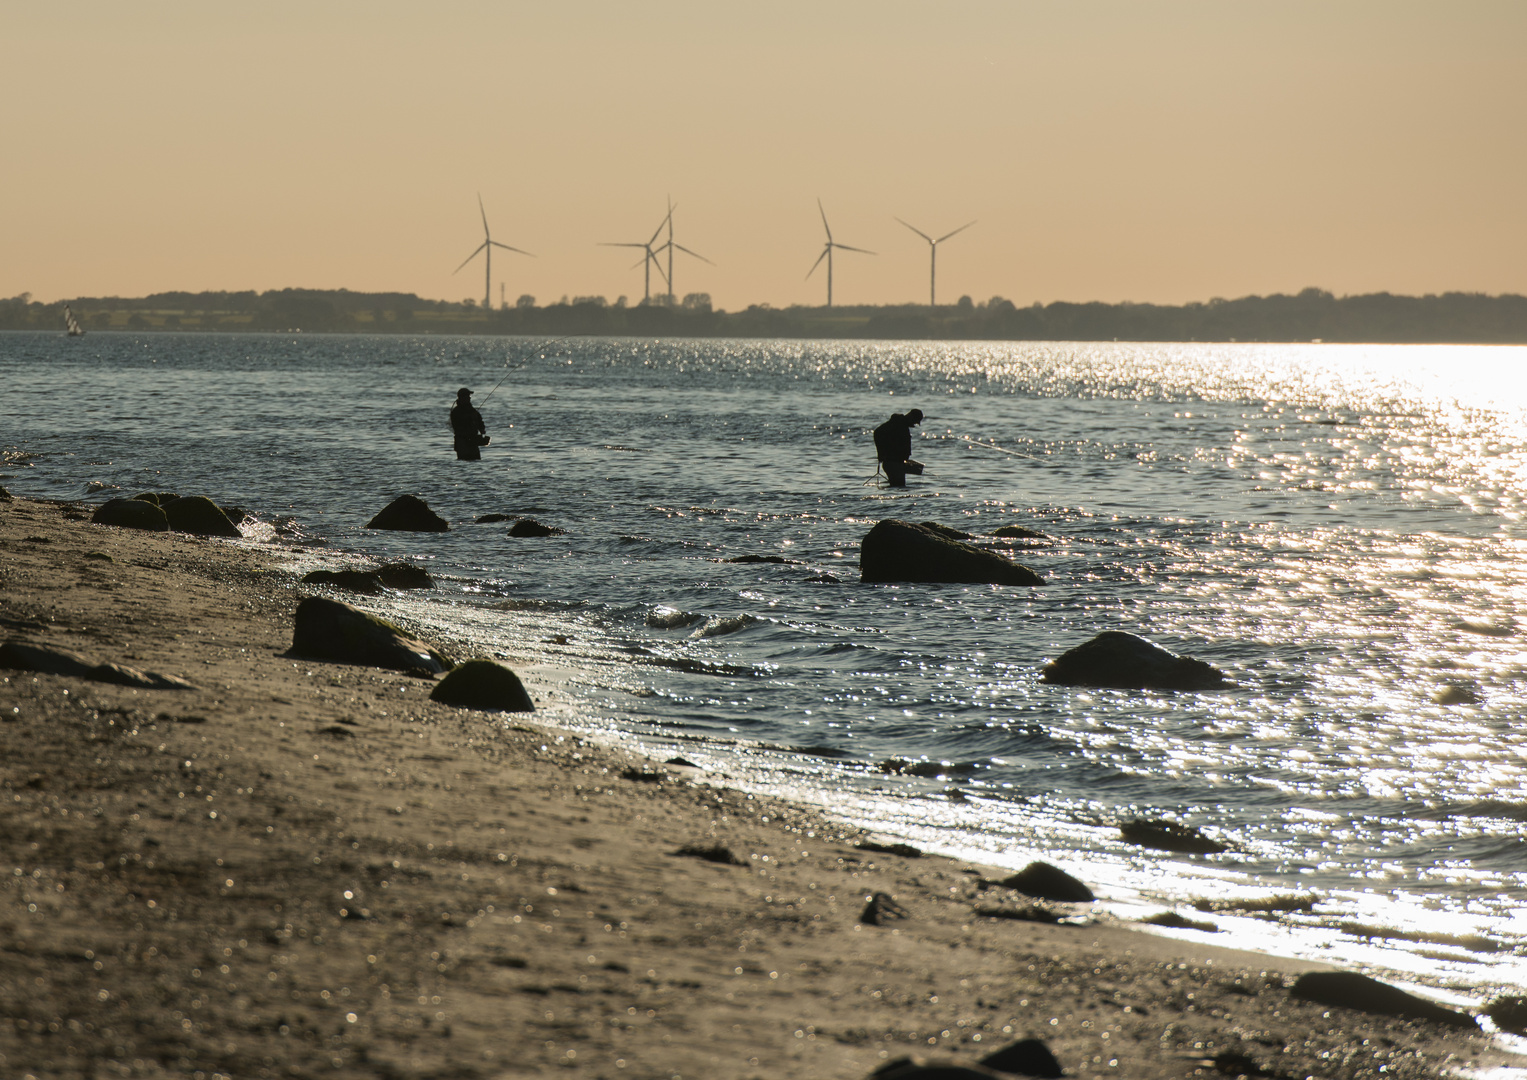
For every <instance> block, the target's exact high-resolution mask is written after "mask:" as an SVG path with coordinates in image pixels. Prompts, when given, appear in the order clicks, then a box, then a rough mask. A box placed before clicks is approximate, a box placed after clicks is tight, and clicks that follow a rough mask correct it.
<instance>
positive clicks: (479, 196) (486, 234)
mask: <svg viewBox="0 0 1527 1080" xmlns="http://www.w3.org/2000/svg"><path fill="white" fill-rule="evenodd" d="M477 209H478V212H479V213H481V214H482V234H483V236H484V238H487V239H491V234H490V233H489V232H488V211H486V210H484V209H483V205H482V192H480V191H479V192H478V193H477Z"/></svg>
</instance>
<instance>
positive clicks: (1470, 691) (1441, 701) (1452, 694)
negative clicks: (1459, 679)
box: [1432, 683, 1481, 705]
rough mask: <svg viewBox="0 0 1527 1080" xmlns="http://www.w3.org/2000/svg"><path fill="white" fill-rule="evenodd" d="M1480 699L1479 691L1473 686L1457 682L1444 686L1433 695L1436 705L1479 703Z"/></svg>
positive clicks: (1433, 701)
mask: <svg viewBox="0 0 1527 1080" xmlns="http://www.w3.org/2000/svg"><path fill="white" fill-rule="evenodd" d="M1480 700H1481V699H1480V696H1479V692H1478V691H1477V690H1475V689H1474V688H1473V687H1472V686H1459V685H1458V684H1456V683H1454V684H1453V685H1451V686H1444V687H1443V688H1442V689H1441V690H1438V691H1437V693H1436V694H1434V695H1433V696H1432V703H1433V704H1435V705H1478V704H1479V703H1480Z"/></svg>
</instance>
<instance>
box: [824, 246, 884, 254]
mask: <svg viewBox="0 0 1527 1080" xmlns="http://www.w3.org/2000/svg"><path fill="white" fill-rule="evenodd" d="M833 247H835V248H841V249H842V250H844V251H857V252H859V254H861V255H873V254H875V253H874V252H873V251H871V250H869V248H856V247H849V246H848V245H847V244H834V245H833Z"/></svg>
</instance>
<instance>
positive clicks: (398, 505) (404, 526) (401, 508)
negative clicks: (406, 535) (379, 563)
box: [366, 495, 451, 532]
mask: <svg viewBox="0 0 1527 1080" xmlns="http://www.w3.org/2000/svg"><path fill="white" fill-rule="evenodd" d="M450 527H451V526H450V525H449V524H448V523H447V522H446V520H445V518H443V517H441V516H440V515H439V514H437V513H435V512H434V511H433V510H431V509H430V508H429V504H428V503H426V502H425V501H424V500H423V499H421V498H419V497H418V496H417V495H399V496H398V497H397V498H396V499H393V500H392V502H390V503H388V504H387V505H386V506H384V507H383V508H382V510H381V512H380V513H379V514H377V516H376V517H374V518H372V519H371V520H370V521H368V522H366V528H368V529H393V530H395V531H397V532H447V531H449V530H450Z"/></svg>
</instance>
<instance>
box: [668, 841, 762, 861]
mask: <svg viewBox="0 0 1527 1080" xmlns="http://www.w3.org/2000/svg"><path fill="white" fill-rule="evenodd" d="M674 854H675V855H680V856H683V857H684V858H687V859H704V860H705V861H706V862H713V863H720V864H721V865H723V866H746V865H748V862H747V860H746V859H739V858H738V857H737V856H736V855H733V854H732V849H731V848H729V847H727V846H725V845H724V844H685V845H684V846H683V847H681V848H679V850H678V851H675V852H674Z"/></svg>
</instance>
